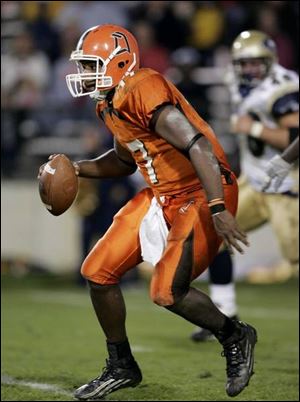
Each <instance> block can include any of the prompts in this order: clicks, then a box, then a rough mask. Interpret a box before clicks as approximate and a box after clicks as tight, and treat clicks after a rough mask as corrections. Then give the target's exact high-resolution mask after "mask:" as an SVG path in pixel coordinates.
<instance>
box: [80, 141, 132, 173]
mask: <svg viewBox="0 0 300 402" xmlns="http://www.w3.org/2000/svg"><path fill="white" fill-rule="evenodd" d="M76 164H77V165H78V168H79V173H78V175H79V176H80V177H89V178H110V177H122V176H129V175H131V174H132V173H134V172H135V171H136V164H135V161H134V159H133V158H132V156H131V154H130V152H128V151H127V150H126V149H125V148H124V147H122V146H121V144H120V143H119V142H118V141H117V140H115V142H114V149H111V150H109V151H107V152H106V153H105V154H103V155H100V156H98V157H97V158H95V159H90V160H81V161H78V162H76Z"/></svg>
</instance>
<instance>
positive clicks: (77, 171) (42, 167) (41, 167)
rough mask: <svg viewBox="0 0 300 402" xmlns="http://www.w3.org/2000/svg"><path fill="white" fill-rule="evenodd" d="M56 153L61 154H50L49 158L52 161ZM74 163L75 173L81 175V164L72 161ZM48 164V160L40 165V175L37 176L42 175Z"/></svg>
mask: <svg viewBox="0 0 300 402" xmlns="http://www.w3.org/2000/svg"><path fill="white" fill-rule="evenodd" d="M56 155H59V154H52V155H50V156H49V158H48V160H49V161H51V160H52V159H53V158H54V157H55V156H56ZM72 163H73V166H74V169H75V174H76V176H78V175H79V171H80V168H79V165H78V163H77V162H72ZM46 165H47V162H46V163H44V164H43V165H41V166H40V168H39V173H38V176H37V178H38V179H39V178H40V177H41V175H42V173H43V171H44V168H45V166H46Z"/></svg>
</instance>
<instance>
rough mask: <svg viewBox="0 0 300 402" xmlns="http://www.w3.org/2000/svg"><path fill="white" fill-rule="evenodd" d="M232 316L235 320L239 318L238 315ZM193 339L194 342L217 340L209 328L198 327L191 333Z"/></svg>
mask: <svg viewBox="0 0 300 402" xmlns="http://www.w3.org/2000/svg"><path fill="white" fill-rule="evenodd" d="M230 318H231V319H232V320H235V321H237V320H238V319H239V318H238V316H237V315H234V316H232V317H230ZM191 340H192V341H194V342H207V341H216V340H217V338H216V337H215V336H214V334H213V333H212V332H211V331H210V330H209V329H206V328H201V327H196V328H195V330H194V331H193V332H192V334H191Z"/></svg>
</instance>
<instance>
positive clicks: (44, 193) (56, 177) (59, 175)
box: [39, 154, 78, 216]
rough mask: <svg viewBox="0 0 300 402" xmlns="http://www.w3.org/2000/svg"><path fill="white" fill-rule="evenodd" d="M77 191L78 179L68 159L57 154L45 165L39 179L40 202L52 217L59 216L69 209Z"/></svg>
mask: <svg viewBox="0 0 300 402" xmlns="http://www.w3.org/2000/svg"><path fill="white" fill-rule="evenodd" d="M77 191H78V178H77V176H76V174H75V168H74V166H73V164H72V162H71V161H70V159H69V158H67V157H66V156H65V155H63V154H58V155H56V156H55V157H54V158H53V159H51V160H50V161H49V162H48V163H46V165H45V166H44V170H43V173H42V174H41V176H40V178H39V192H40V197H41V200H42V202H43V203H44V205H45V207H46V208H47V209H48V211H49V212H50V213H51V214H52V215H55V216H58V215H61V214H62V213H64V212H65V211H66V210H67V209H68V208H70V206H71V205H72V203H73V201H74V200H75V198H76V195H77Z"/></svg>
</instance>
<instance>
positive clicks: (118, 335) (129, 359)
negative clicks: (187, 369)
mask: <svg viewBox="0 0 300 402" xmlns="http://www.w3.org/2000/svg"><path fill="white" fill-rule="evenodd" d="M151 198H152V193H151V191H149V190H148V189H147V190H143V191H142V192H140V193H139V194H137V195H136V196H135V197H134V198H133V199H132V200H131V201H129V202H128V203H127V204H126V205H125V206H124V207H123V208H122V209H121V210H120V211H119V212H118V213H117V214H116V215H115V217H114V220H113V223H112V225H111V227H110V228H109V229H108V231H107V232H106V234H105V235H104V236H103V237H102V238H101V239H100V240H99V241H98V243H97V244H96V245H95V246H94V248H93V249H92V251H91V252H90V254H89V255H88V256H87V258H86V260H85V261H84V263H83V265H82V270H81V272H82V275H83V276H84V277H85V278H86V279H87V280H88V284H89V289H90V296H91V300H92V303H93V306H94V310H95V313H96V315H97V318H98V321H99V324H100V326H101V328H102V330H103V332H104V334H105V336H106V339H107V350H108V356H109V359H108V360H107V366H106V368H105V370H104V371H103V373H102V374H101V375H100V376H99V377H97V378H96V379H94V380H92V381H91V382H89V383H87V384H84V385H83V386H81V387H80V388H78V389H77V390H76V392H75V397H76V398H78V399H85V400H87V399H93V398H102V397H104V396H105V395H107V394H109V393H110V392H113V391H116V390H117V389H120V388H124V387H133V386H136V385H137V384H139V383H140V382H141V380H142V374H141V371H140V369H139V367H138V365H137V363H136V362H135V360H134V357H133V355H132V353H131V348H130V344H129V341H128V338H127V333H126V327H125V317H126V309H125V303H124V299H123V295H122V292H121V289H120V287H119V285H118V283H119V280H120V278H121V277H122V275H124V274H125V272H127V271H128V270H129V269H131V268H133V267H135V266H136V265H137V264H138V263H140V262H141V250H140V243H139V226H140V222H141V220H142V218H143V216H144V215H145V213H146V212H147V210H148V208H149V206H150V202H151Z"/></svg>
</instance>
